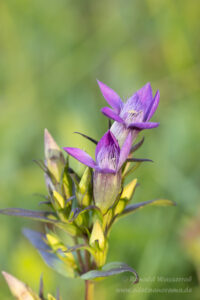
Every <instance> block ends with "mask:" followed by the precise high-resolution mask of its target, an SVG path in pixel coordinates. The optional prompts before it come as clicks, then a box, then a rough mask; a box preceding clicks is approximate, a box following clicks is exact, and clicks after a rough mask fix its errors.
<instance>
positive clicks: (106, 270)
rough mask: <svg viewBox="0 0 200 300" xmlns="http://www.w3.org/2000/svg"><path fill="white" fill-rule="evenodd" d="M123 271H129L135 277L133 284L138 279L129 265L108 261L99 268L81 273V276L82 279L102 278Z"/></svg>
mask: <svg viewBox="0 0 200 300" xmlns="http://www.w3.org/2000/svg"><path fill="white" fill-rule="evenodd" d="M125 272H130V273H132V274H134V275H135V277H136V279H135V281H134V282H133V283H134V284H135V283H137V282H138V281H139V276H138V274H137V272H136V271H135V270H134V269H133V268H131V267H129V266H128V265H127V264H125V263H121V262H112V263H108V264H106V265H105V266H103V267H102V269H101V270H93V271H89V272H87V273H84V274H83V275H81V278H82V279H84V280H92V279H95V278H103V277H108V276H112V275H117V274H120V273H125Z"/></svg>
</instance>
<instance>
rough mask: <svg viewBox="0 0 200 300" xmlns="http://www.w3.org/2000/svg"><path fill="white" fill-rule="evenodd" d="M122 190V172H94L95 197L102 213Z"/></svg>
mask: <svg viewBox="0 0 200 300" xmlns="http://www.w3.org/2000/svg"><path fill="white" fill-rule="evenodd" d="M120 191H121V172H118V173H115V174H109V173H108V174H104V173H99V172H98V171H95V172H94V192H93V193H94V199H95V204H96V206H98V207H99V208H100V209H101V211H102V213H103V214H105V213H106V212H107V210H108V209H109V208H110V207H111V206H112V205H113V204H114V203H115V201H116V200H117V197H118V195H119V194H120Z"/></svg>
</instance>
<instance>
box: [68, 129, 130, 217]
mask: <svg viewBox="0 0 200 300" xmlns="http://www.w3.org/2000/svg"><path fill="white" fill-rule="evenodd" d="M131 146H132V134H131V133H130V134H128V136H127V138H126V140H125V142H124V144H123V146H122V148H121V149H120V147H119V144H118V142H117V140H116V138H115V136H114V135H113V134H112V132H111V131H110V130H108V131H107V132H106V133H105V134H104V136H103V137H102V138H101V140H100V141H99V142H98V144H97V146H96V152H95V156H96V162H95V161H94V160H93V159H92V158H91V157H90V156H89V155H88V154H87V153H86V152H85V151H83V150H81V149H77V148H69V147H66V148H64V150H65V151H66V152H67V153H68V154H70V155H71V156H73V157H74V158H76V159H77V160H79V161H80V162H81V163H83V164H85V165H86V166H88V167H90V168H93V169H94V176H93V191H94V201H95V204H96V206H98V207H99V208H100V209H101V211H102V213H106V212H107V210H108V209H109V208H110V207H111V206H112V205H113V204H114V203H115V201H116V199H117V196H118V195H119V193H120V191H121V167H122V165H123V164H124V162H125V161H126V159H127V157H128V155H129V152H130V149H131Z"/></svg>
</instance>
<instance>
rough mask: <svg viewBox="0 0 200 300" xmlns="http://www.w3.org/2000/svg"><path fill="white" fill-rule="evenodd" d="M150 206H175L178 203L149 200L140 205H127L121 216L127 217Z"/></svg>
mask: <svg viewBox="0 0 200 300" xmlns="http://www.w3.org/2000/svg"><path fill="white" fill-rule="evenodd" d="M148 205H158V206H175V205H176V203H175V202H174V201H171V200H167V199H155V200H149V201H144V202H140V203H135V204H131V205H127V206H126V208H125V209H124V211H123V212H122V213H121V215H119V216H124V215H127V214H129V213H132V212H134V211H136V210H138V209H140V208H143V207H144V206H148Z"/></svg>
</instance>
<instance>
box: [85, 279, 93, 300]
mask: <svg viewBox="0 0 200 300" xmlns="http://www.w3.org/2000/svg"><path fill="white" fill-rule="evenodd" d="M93 298H94V283H93V282H92V281H90V280H85V300H93Z"/></svg>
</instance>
